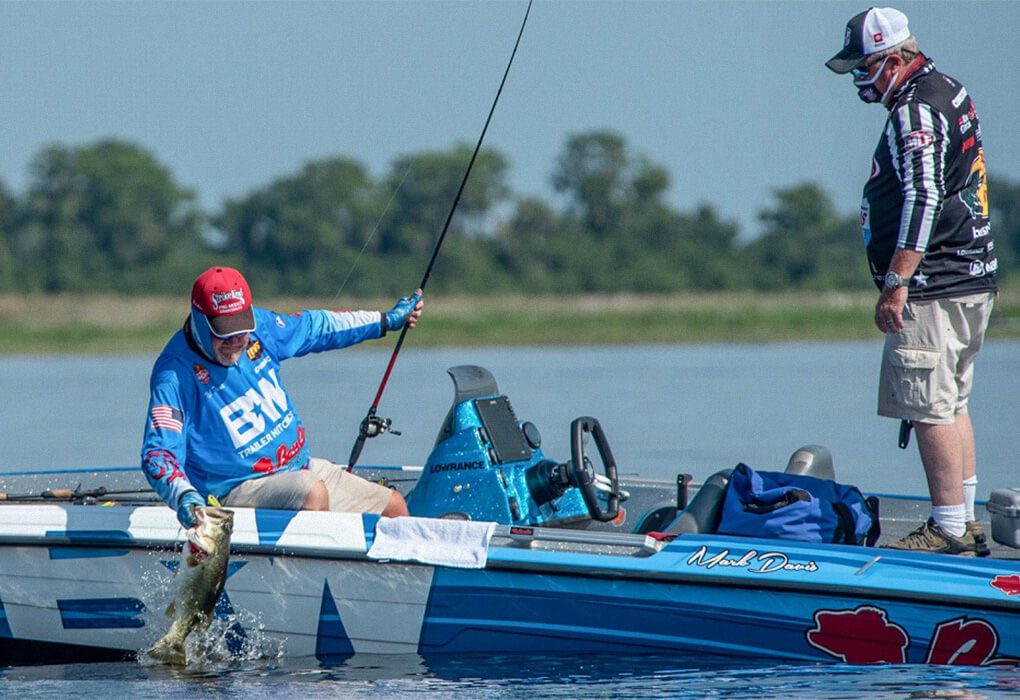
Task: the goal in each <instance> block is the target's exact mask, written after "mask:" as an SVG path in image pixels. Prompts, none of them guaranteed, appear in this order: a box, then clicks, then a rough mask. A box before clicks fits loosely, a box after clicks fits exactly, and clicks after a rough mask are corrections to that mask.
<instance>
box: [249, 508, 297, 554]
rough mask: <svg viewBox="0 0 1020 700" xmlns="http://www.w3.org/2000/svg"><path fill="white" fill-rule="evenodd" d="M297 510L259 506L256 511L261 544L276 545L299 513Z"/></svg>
mask: <svg viewBox="0 0 1020 700" xmlns="http://www.w3.org/2000/svg"><path fill="white" fill-rule="evenodd" d="M298 512H299V511H296V510H268V509H262V508H259V509H257V510H256V511H255V529H256V530H258V533H259V544H261V545H263V546H273V545H275V544H276V543H277V542H278V541H279V540H280V538H281V537H283V531H284V530H286V529H287V526H288V525H290V521H291V520H293V519H294V516H295V515H297V514H298Z"/></svg>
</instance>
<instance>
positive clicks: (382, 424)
mask: <svg viewBox="0 0 1020 700" xmlns="http://www.w3.org/2000/svg"><path fill="white" fill-rule="evenodd" d="M533 1H534V0H528V8H527V9H526V10H525V11H524V20H523V21H522V22H521V29H520V31H518V32H517V41H516V42H515V43H514V50H513V51H512V52H511V53H510V60H509V61H508V62H507V64H506V70H505V71H503V79H502V80H501V81H500V83H499V89H498V90H497V91H496V97H495V99H494V100H493V101H492V107H490V108H489V116H488V117H487V118H486V119H485V126H483V127H482V133H481V135H479V137H478V143H477V144H475V151H474V153H472V154H471V160H470V161H469V162H468V166H467V170H466V171H465V172H464V178H463V179H462V180H461V181H460V188H458V190H457V196H456V197H454V199H453V206H451V207H450V213H449V214H448V215H447V216H446V223H445V224H443V230H442V233H440V234H439V238H438V239H437V240H436V245H435V247H434V248H433V249H432V257H431V259H430V260H429V264H428V267H426V268H425V275H424V276H423V277H422V279H421V284H419V285H418V289H420V290H421V291H422V292H424V291H425V285H426V284H428V281H429V277H430V276H431V275H432V267H433V266H434V265H435V264H436V258H437V257H439V248H440V247H441V246H442V245H443V240H445V239H446V232H447V231H448V230H449V228H450V221H452V220H453V214H454V212H456V211H457V204H459V203H460V197H461V195H462V194H463V193H464V186H465V185H467V181H468V177H469V176H470V175H471V168H472V167H474V164H475V159H476V158H477V157H478V151H479V150H481V148H482V141H483V140H485V132H486V131H488V130H489V122H490V121H492V115H493V113H494V112H495V111H496V104H497V103H498V102H499V96H500V95H501V94H502V93H503V86H504V85H505V84H506V78H507V76H508V75H510V66H512V65H513V63H514V56H516V55H517V47H518V46H520V45H521V37H522V36H523V35H524V27H525V25H526V24H527V23H528V15H529V14H531V3H532V2H533ZM407 331H408V326H407V324H406V323H405V324H404V327H403V328H402V329H401V331H400V336H399V337H398V338H397V344H396V345H395V346H394V347H393V354H392V355H390V361H389V364H387V365H386V372H385V373H383V378H382V381H381V382H380V383H379V390H378V391H376V393H375V399H374V400H373V401H372V405H371V406H370V407H369V409H368V413H367V414H366V415H365V419H364V420H363V421H361V426H360V428H359V429H358V439H357V440H355V441H354V447H353V448H352V449H351V456H350V457H349V458H348V459H347V471H351V470H352V469H354V465H355V464H356V463H357V461H358V457H360V456H361V449H362V448H363V447H364V446H365V440H366V439H368V438H372V437H376V436H378V435H382V434H383V433H385V432H386V431H389V432H391V433H393V434H394V435H399V434H400V433H399V432H397V431H396V430H392V429H391V428H390V425H391V423H392V421H391V420H390V419H389V418H380V417H379V416H377V415H376V411H377V410H378V408H379V400H380V399H381V398H382V395H383V391H385V390H386V384H387V382H389V380H390V373H391V372H393V365H394V364H395V363H396V361H397V355H398V354H400V348H401V347H402V346H403V345H404V337H405V336H406V335H407Z"/></svg>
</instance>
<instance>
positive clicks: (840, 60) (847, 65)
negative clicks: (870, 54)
mask: <svg viewBox="0 0 1020 700" xmlns="http://www.w3.org/2000/svg"><path fill="white" fill-rule="evenodd" d="M863 58H864V54H862V53H857V52H856V51H849V50H847V49H843V50H842V51H840V52H839V53H838V54H836V55H835V56H833V57H832V58H830V59H829V60H828V61H826V62H825V67H826V68H828V69H829V70H831V71H832V72H833V73H839V74H840V75H842V74H843V73H849V72H850V71H851V70H853V68H854V67H855V66H856V65H857V64H858V63H860V62H861V60H862V59H863Z"/></svg>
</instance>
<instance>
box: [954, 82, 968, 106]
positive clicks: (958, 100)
mask: <svg viewBox="0 0 1020 700" xmlns="http://www.w3.org/2000/svg"><path fill="white" fill-rule="evenodd" d="M965 99H967V88H964V87H961V88H960V91H959V92H958V93H956V96H955V97H953V106H954V107H959V106H960V105H962V104H963V101H964V100H965Z"/></svg>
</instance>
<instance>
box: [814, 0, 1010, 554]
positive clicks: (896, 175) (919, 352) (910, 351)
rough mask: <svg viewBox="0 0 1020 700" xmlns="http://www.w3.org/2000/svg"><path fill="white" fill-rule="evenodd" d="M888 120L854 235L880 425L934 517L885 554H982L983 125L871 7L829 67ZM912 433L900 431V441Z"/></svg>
mask: <svg viewBox="0 0 1020 700" xmlns="http://www.w3.org/2000/svg"><path fill="white" fill-rule="evenodd" d="M825 65H826V66H828V68H829V69H830V70H832V71H834V72H836V73H840V74H845V73H851V74H852V76H853V81H854V86H855V87H856V88H857V91H858V95H859V97H860V98H861V99H862V100H863V101H865V102H868V103H877V104H881V105H883V106H884V107H885V108H886V109H888V110H889V118H888V119H887V121H886V124H885V128H884V129H883V131H882V136H881V138H880V139H879V142H878V147H877V148H876V149H875V154H874V158H873V160H872V162H871V175H870V177H869V179H868V181H867V184H866V185H865V186H864V197H863V199H862V201H861V230H862V232H863V234H864V244H865V247H866V248H867V255H868V262H869V264H870V266H871V274H872V277H873V278H874V280H875V284H876V286H877V287H878V288H879V290H880V294H879V297H878V302H877V303H876V305H875V325H876V326H877V327H878V329H879V330H880V331H881V332H883V333H885V334H886V335H885V348H884V350H883V357H882V369H881V374H880V377H879V399H878V413H879V415H883V416H887V417H890V418H899V419H901V420H902V421H909V424H911V425H913V427H914V429H915V430H916V432H917V445H918V450H919V452H920V454H921V462H922V464H923V465H924V471H925V476H926V477H927V481H928V490H929V494H930V495H931V503H932V509H931V517H930V518H929V519H928V520H927V521H926V522H925V523H923V524H922V525H921V526H920V527H919V528H918V529H917V530H915V531H914V532H912V533H911V534H910V535H908V536H907V537H905V538H903V539H902V540H899V541H898V542H894V543H891V544H889V545H886V546H888V547H892V548H894V549H909V550H920V551H933V552H945V553H950V554H962V555H966V556H974V555H978V556H985V555H987V554H988V544H987V540H986V539H985V535H984V532H983V530H982V528H981V524H980V522H979V521H978V520H977V519H976V517H975V515H974V496H975V492H976V488H977V476H976V459H975V448H974V432H973V428H972V426H971V421H970V417H969V415H968V413H967V398H968V396H969V393H970V387H971V380H972V377H973V362H974V358H975V356H976V355H977V353H978V350H980V348H981V344H982V342H983V340H984V334H985V329H986V328H987V325H988V317H989V315H990V314H991V310H992V305H993V303H994V300H995V295H996V291H997V287H996V278H995V271H996V268H997V266H998V265H997V260H996V257H995V252H994V243H993V241H992V237H991V230H990V226H989V223H988V195H987V183H986V179H985V159H984V151H983V149H982V143H981V126H980V123H979V122H978V117H977V112H976V111H975V109H974V103H973V102H972V100H971V98H970V95H968V94H967V90H966V89H965V88H964V87H963V86H962V85H961V84H960V83H958V82H957V81H956V80H954V79H953V78H950V77H949V76H947V75H945V74H943V73H940V72H939V71H938V70H936V69H935V64H934V63H933V62H932V61H931V60H930V59H928V58H927V57H926V56H925V55H924V54H923V53H921V51H920V50H919V49H918V44H917V40H916V39H915V38H914V36H913V35H912V34H911V33H910V30H909V28H908V25H907V17H906V16H905V15H904V14H903V13H902V12H899V11H898V10H895V9H893V8H874V7H873V8H870V9H868V10H866V11H865V12H862V13H860V14H858V15H856V16H855V17H853V18H852V19H851V20H850V21H849V22H848V23H847V25H846V31H845V33H844V38H843V50H842V51H840V52H839V53H837V54H836V55H835V56H833V57H832V58H831V59H830V60H829V61H828V62H827V63H826V64H825ZM908 434H909V433H908Z"/></svg>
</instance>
